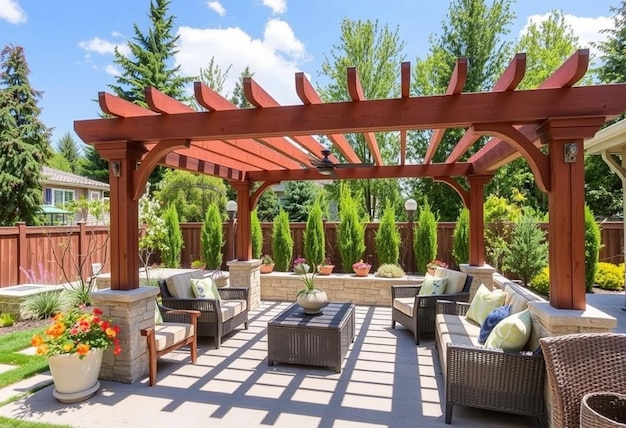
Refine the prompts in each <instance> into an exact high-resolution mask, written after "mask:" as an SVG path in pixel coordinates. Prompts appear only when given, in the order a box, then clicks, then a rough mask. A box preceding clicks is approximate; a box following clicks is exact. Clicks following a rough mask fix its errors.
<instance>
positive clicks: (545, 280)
mask: <svg viewBox="0 0 626 428" xmlns="http://www.w3.org/2000/svg"><path fill="white" fill-rule="evenodd" d="M529 285H530V288H532V289H533V290H535V291H536V292H537V293H539V294H542V295H544V296H546V297H547V296H549V295H550V268H549V267H548V266H546V267H544V268H543V269H541V271H540V272H539V273H538V274H537V275H535V276H534V278H533V279H531V280H530V284H529Z"/></svg>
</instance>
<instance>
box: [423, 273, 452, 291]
mask: <svg viewBox="0 0 626 428" xmlns="http://www.w3.org/2000/svg"><path fill="white" fill-rule="evenodd" d="M447 283H448V278H447V277H443V278H435V277H434V276H432V275H431V274H429V273H427V274H426V276H425V277H424V281H423V282H422V286H421V287H420V291H419V293H418V294H419V295H420V296H431V295H433V294H443V293H444V291H445V290H446V284H447Z"/></svg>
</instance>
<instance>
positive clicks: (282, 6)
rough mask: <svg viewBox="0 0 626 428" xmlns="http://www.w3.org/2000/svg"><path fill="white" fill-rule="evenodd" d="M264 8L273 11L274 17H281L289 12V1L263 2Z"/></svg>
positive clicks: (272, 0)
mask: <svg viewBox="0 0 626 428" xmlns="http://www.w3.org/2000/svg"><path fill="white" fill-rule="evenodd" d="M263 6H267V7H269V8H270V9H272V13H273V14H274V15H280V14H281V13H285V12H286V11H287V0H263Z"/></svg>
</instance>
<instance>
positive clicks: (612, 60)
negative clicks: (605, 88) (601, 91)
mask: <svg viewBox="0 0 626 428" xmlns="http://www.w3.org/2000/svg"><path fill="white" fill-rule="evenodd" d="M611 12H612V13H613V14H614V15H613V17H612V20H613V28H606V29H604V30H601V31H600V32H601V33H603V34H606V40H605V41H603V42H594V43H592V45H593V46H594V47H595V48H597V49H598V50H599V51H600V52H601V55H600V59H601V60H602V61H601V62H600V64H601V65H600V66H599V67H598V68H597V69H596V70H595V72H596V74H597V76H598V78H599V79H600V81H601V82H603V83H620V82H624V81H626V50H624V46H626V1H625V0H622V1H621V3H620V5H619V6H617V7H611ZM623 117H624V115H623V114H622V116H620V120H621V118H623Z"/></svg>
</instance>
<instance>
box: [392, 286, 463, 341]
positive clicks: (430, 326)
mask: <svg viewBox="0 0 626 428" xmlns="http://www.w3.org/2000/svg"><path fill="white" fill-rule="evenodd" d="M472 280H473V278H472V275H467V277H466V279H465V283H464V284H463V289H462V290H461V292H460V293H455V294H436V295H431V296H420V295H418V294H417V293H419V290H420V287H421V285H392V286H391V328H396V322H399V323H400V324H402V325H403V326H404V327H405V328H407V329H408V330H410V331H411V332H412V333H413V337H414V338H415V344H416V345H419V343H420V336H432V335H434V334H435V316H436V315H437V300H449V301H459V302H467V301H468V300H469V296H470V287H471V285H472ZM403 297H404V298H406V297H408V298H413V299H414V300H413V302H412V303H411V306H412V310H413V313H412V314H411V315H408V314H406V313H405V312H403V311H402V310H401V309H400V308H399V307H397V305H396V304H394V303H395V302H394V300H395V299H396V298H403Z"/></svg>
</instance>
